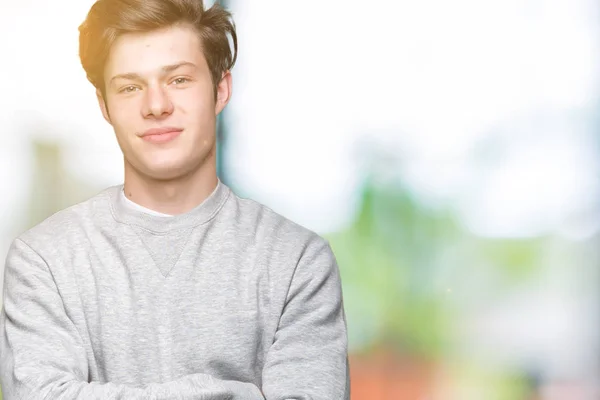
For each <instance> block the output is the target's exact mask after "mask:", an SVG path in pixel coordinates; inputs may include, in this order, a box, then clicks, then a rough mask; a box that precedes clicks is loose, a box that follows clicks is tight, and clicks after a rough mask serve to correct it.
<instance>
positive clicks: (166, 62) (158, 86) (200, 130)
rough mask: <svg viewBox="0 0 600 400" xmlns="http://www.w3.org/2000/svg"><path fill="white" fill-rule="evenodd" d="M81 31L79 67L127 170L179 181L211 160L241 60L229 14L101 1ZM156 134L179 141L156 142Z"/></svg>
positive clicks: (183, 2) (170, 0) (165, 0)
mask: <svg viewBox="0 0 600 400" xmlns="http://www.w3.org/2000/svg"><path fill="white" fill-rule="evenodd" d="M79 30H80V38H79V50H80V58H81V63H82V65H83V68H84V69H85V71H86V74H87V77H88V79H89V80H90V82H92V84H93V85H94V86H95V87H96V92H97V96H98V101H99V104H100V107H101V109H102V113H103V115H104V117H105V119H106V120H107V121H108V122H109V123H110V124H111V125H112V126H113V128H114V130H115V133H116V136H117V141H118V142H119V146H120V147H121V150H122V151H123V154H124V157H125V163H126V170H127V169H128V168H129V169H130V171H129V172H134V173H136V174H137V175H142V176H146V177H149V178H152V179H160V180H164V179H174V178H177V177H179V176H183V175H185V174H189V173H192V172H193V171H195V170H196V169H198V168H199V167H200V166H201V165H202V164H203V163H205V162H206V161H208V159H209V158H210V157H212V159H213V160H214V157H215V140H216V139H215V129H216V117H217V115H218V114H219V113H220V112H221V110H222V109H223V108H224V107H225V105H226V104H227V102H228V101H229V97H230V95H231V75H230V73H229V71H230V69H231V68H232V67H233V64H234V63H235V59H236V54H237V37H236V33H235V26H234V24H233V22H232V21H231V15H230V14H229V13H228V12H227V11H225V10H224V9H223V8H222V7H220V6H219V5H218V4H215V5H214V6H213V7H211V8H210V9H207V10H204V6H203V4H202V1H201V0H99V1H97V2H96V3H95V4H94V5H93V6H92V8H91V10H90V12H89V13H88V16H87V18H86V20H85V21H84V23H83V24H82V25H81V26H80V28H79ZM229 36H231V38H232V41H233V48H234V51H233V53H232V50H231V47H230V44H229ZM159 128H166V130H169V129H171V128H174V129H173V130H174V132H175V133H174V134H169V135H160V136H159V135H152V133H156V129H159ZM153 130H154V131H153ZM177 133H178V134H177ZM169 139H170V140H169Z"/></svg>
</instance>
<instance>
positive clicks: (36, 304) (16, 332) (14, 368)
mask: <svg viewBox="0 0 600 400" xmlns="http://www.w3.org/2000/svg"><path fill="white" fill-rule="evenodd" d="M4 274H5V275H4V276H5V277H4V295H3V299H4V301H3V307H2V312H1V313H0V386H1V387H2V392H3V394H4V399H5V400H34V399H52V400H63V399H64V400H66V399H69V400H73V399H82V400H83V399H85V400H93V399H111V400H120V399H128V400H129V399H153V400H162V399H199V398H201V399H204V400H220V399H252V400H254V399H264V397H263V395H262V393H261V392H260V390H259V389H258V387H256V386H255V385H253V384H251V383H245V382H238V381H225V380H219V379H216V378H214V377H212V376H210V375H207V374H193V375H187V376H184V377H182V378H180V379H178V380H175V381H171V382H166V383H156V384H150V385H147V386H145V387H131V386H126V385H120V384H113V383H99V382H88V363H87V357H86V352H85V350H84V347H83V344H82V340H81V337H80V336H79V334H78V331H77V329H76V327H75V325H74V324H73V323H72V321H71V320H70V319H69V317H68V316H67V314H66V312H65V309H64V305H63V302H62V298H61V297H60V295H59V293H58V290H57V286H56V284H55V282H54V279H53V277H52V274H51V272H50V270H49V268H48V266H47V264H46V263H45V262H44V260H43V259H42V258H41V257H40V256H39V255H38V254H37V253H36V252H35V251H33V250H32V249H31V248H30V247H29V246H28V245H27V244H25V243H24V242H23V241H21V240H19V239H17V240H15V241H14V242H13V244H12V245H11V248H10V249H9V252H8V255H7V258H6V265H5V271H4Z"/></svg>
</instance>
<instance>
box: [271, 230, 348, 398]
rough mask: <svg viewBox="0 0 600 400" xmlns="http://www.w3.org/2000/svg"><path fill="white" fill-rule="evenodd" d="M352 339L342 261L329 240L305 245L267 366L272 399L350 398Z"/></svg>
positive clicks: (315, 241)
mask: <svg viewBox="0 0 600 400" xmlns="http://www.w3.org/2000/svg"><path fill="white" fill-rule="evenodd" d="M347 342H348V340H347V325H346V318H345V312H344V308H343V301H342V289H341V279H340V275H339V269H338V266H337V262H336V260H335V257H334V255H333V252H332V250H331V248H330V246H329V244H328V243H327V242H326V241H325V240H324V239H319V240H314V241H312V242H309V244H308V245H307V246H306V248H305V249H304V252H303V254H302V256H301V259H300V260H299V262H298V263H297V265H296V270H295V271H294V275H293V278H292V280H291V284H290V287H289V291H288V295H287V299H286V302H285V306H284V308H283V312H282V315H281V318H280V321H279V326H278V329H277V332H276V334H275V339H274V341H273V344H272V345H271V348H270V349H269V351H268V354H267V357H266V362H265V366H264V370H263V393H264V394H265V397H266V398H267V399H268V400H284V399H285V400H288V399H294V400H321V399H323V400H347V399H349V398H350V378H349V365H348V343H347Z"/></svg>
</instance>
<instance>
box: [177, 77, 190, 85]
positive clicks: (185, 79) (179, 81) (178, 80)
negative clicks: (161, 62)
mask: <svg viewBox="0 0 600 400" xmlns="http://www.w3.org/2000/svg"><path fill="white" fill-rule="evenodd" d="M173 82H174V83H176V84H181V83H186V82H188V79H187V78H177V79H175V80H174V81H173Z"/></svg>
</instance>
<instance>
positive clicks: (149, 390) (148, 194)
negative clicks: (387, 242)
mask: <svg viewBox="0 0 600 400" xmlns="http://www.w3.org/2000/svg"><path fill="white" fill-rule="evenodd" d="M229 36H230V37H231V38H232V39H233V40H232V41H233V44H234V46H233V47H234V53H233V55H232V50H231V48H230V45H229V41H228V37H229ZM235 52H237V39H236V34H235V29H234V25H233V23H232V22H231V20H230V14H229V13H227V12H226V11H225V10H224V9H222V8H221V7H220V6H218V5H215V6H213V7H211V8H210V9H208V10H205V9H204V7H203V5H202V2H201V1H200V0H99V1H98V2H96V3H95V4H94V6H93V7H92V8H91V10H90V12H89V14H88V16H87V18H86V20H85V22H84V23H83V24H82V25H81V27H80V56H81V61H82V64H83V67H84V69H85V71H86V73H87V76H88V78H89V80H90V81H91V82H92V83H93V84H94V86H95V87H96V89H97V96H98V100H99V104H100V108H101V110H102V113H103V115H104V117H105V119H106V120H107V121H108V122H109V123H110V124H111V125H112V127H113V128H114V131H115V134H116V137H117V141H118V143H119V146H120V148H121V150H122V151H123V155H124V165H125V180H124V184H123V185H119V186H115V187H110V188H107V189H106V190H104V191H103V192H101V193H99V194H98V195H96V196H95V197H93V198H91V199H89V200H87V201H85V202H83V203H80V204H77V205H75V206H73V207H70V208H68V209H66V210H63V211H61V212H58V213H56V214H55V215H53V216H51V217H50V218H48V219H47V220H45V221H44V222H42V223H41V224H39V225H38V226H36V227H34V228H32V229H30V230H28V231H27V232H25V233H23V234H22V235H20V236H19V237H18V238H17V239H15V241H14V242H13V243H12V246H11V248H10V250H9V254H8V257H7V260H6V266H5V286H4V297H3V299H4V301H3V304H4V305H3V310H2V314H1V318H0V332H1V338H0V354H1V361H0V378H1V381H0V383H1V385H2V389H3V392H4V396H5V399H6V400H13V399H27V400H30V399H52V400H57V399H82V400H83V399H85V400H89V399H214V400H216V399H248V400H252V399H269V400H270V399H273V400H275V399H277V400H279V399H311V400H317V399H324V400H325V399H327V400H337V399H348V398H349V377H348V361H347V360H348V359H347V332H346V321H345V316H344V309H343V303H342V292H341V282H340V275H339V270H338V266H337V264H336V261H335V258H334V255H333V254H332V251H331V248H330V247H329V244H328V243H327V241H325V240H324V239H323V238H321V237H320V236H318V235H317V234H315V233H313V232H311V231H309V230H308V229H305V228H303V227H301V226H299V225H297V224H295V223H293V222H291V221H289V220H287V219H285V218H284V217H282V216H280V215H278V214H276V213H274V212H273V211H271V210H270V209H268V208H266V207H264V206H262V205H260V204H258V203H256V202H254V201H251V200H248V199H242V198H240V197H238V196H237V195H235V194H234V193H233V192H232V191H231V190H230V189H229V188H228V187H227V186H226V185H225V184H223V183H222V182H221V181H220V180H219V179H218V178H217V174H216V163H215V154H216V153H215V146H216V143H215V128H216V117H217V115H218V114H219V113H220V112H221V111H222V110H223V108H224V107H225V105H226V104H227V102H228V101H229V98H230V96H231V85H232V83H231V82H232V80H231V74H230V69H231V67H232V66H233V64H234V62H235Z"/></svg>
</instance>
